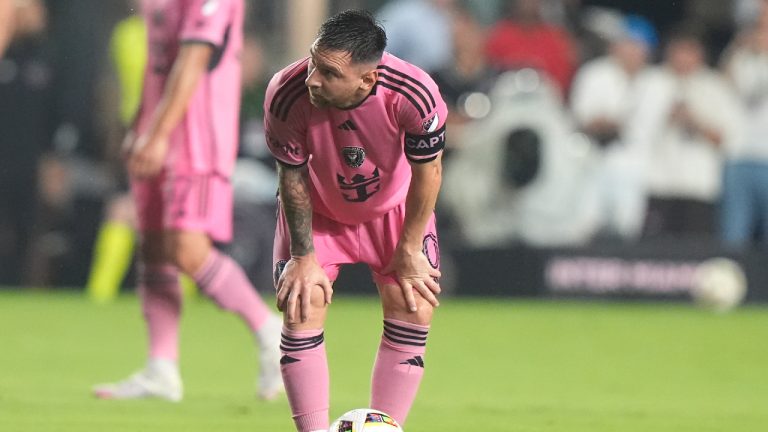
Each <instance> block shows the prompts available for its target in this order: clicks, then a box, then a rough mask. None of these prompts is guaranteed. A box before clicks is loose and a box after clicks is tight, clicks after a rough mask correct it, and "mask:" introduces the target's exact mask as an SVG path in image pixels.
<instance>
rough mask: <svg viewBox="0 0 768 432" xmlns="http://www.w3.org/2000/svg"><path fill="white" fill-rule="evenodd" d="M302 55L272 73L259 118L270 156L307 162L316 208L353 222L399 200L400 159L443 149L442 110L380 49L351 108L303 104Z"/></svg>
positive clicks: (403, 164)
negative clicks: (366, 90)
mask: <svg viewBox="0 0 768 432" xmlns="http://www.w3.org/2000/svg"><path fill="white" fill-rule="evenodd" d="M308 61H309V59H304V60H301V61H299V62H296V63H294V64H292V65H290V66H288V67H286V68H285V69H283V70H282V71H280V72H278V73H277V74H275V76H274V77H273V78H272V81H271V82H270V83H269V87H268V88H267V96H266V100H265V102H264V112H265V113H267V114H266V115H265V119H264V123H265V129H266V135H267V143H268V145H269V149H270V151H271V152H272V154H273V155H274V156H275V158H277V159H278V160H279V161H280V162H282V163H283V164H287V165H294V166H300V165H303V164H309V174H310V176H311V179H312V181H311V183H312V205H313V208H314V210H315V211H316V212H318V213H320V214H322V215H324V216H326V217H329V218H331V219H333V220H336V221H338V222H341V223H344V224H359V223H362V222H366V221H369V220H371V219H374V218H376V217H378V216H381V215H383V214H385V213H387V212H388V211H389V210H391V209H393V208H394V207H396V206H397V205H399V204H400V203H402V202H404V201H405V198H406V195H407V193H408V188H409V185H410V179H411V168H410V166H409V163H408V161H409V160H410V161H412V162H428V161H431V160H434V159H435V158H436V157H437V156H438V154H439V153H440V152H441V151H442V150H443V147H444V146H445V120H446V117H447V115H448V111H447V108H446V105H445V103H444V102H443V100H442V98H441V97H440V92H439V91H438V88H437V85H436V84H435V83H434V81H433V80H432V79H431V78H430V77H429V75H427V73H425V72H424V71H422V70H421V69H419V68H418V67H416V66H414V65H411V64H409V63H407V62H405V61H403V60H401V59H399V58H397V57H395V56H393V55H391V54H388V53H384V56H383V57H382V60H381V63H380V64H379V66H378V72H379V78H378V81H377V83H376V85H375V86H374V87H373V91H372V92H371V94H370V96H368V98H367V99H365V100H364V101H363V102H362V103H361V104H360V105H359V106H357V107H356V108H353V109H347V110H342V109H336V108H323V109H319V108H316V107H314V106H312V104H311V103H310V102H309V92H308V89H307V87H306V85H305V83H304V81H305V80H306V79H307V64H308Z"/></svg>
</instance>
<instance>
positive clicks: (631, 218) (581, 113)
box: [570, 15, 658, 240]
mask: <svg viewBox="0 0 768 432" xmlns="http://www.w3.org/2000/svg"><path fill="white" fill-rule="evenodd" d="M657 45H658V38H657V35H656V30H655V29H654V27H653V25H652V24H651V23H650V22H649V21H648V20H646V19H645V18H643V17H640V16H637V15H630V16H627V17H624V19H623V21H622V26H621V28H620V29H618V31H617V32H616V34H614V35H612V36H611V42H610V46H609V52H608V53H607V54H606V55H605V56H602V57H598V58H596V59H594V60H591V61H589V62H587V63H586V64H584V65H583V66H582V67H581V68H580V69H579V71H578V72H577V74H576V78H575V80H574V83H573V88H572V90H571V99H570V102H571V103H570V105H571V112H572V114H573V117H574V120H575V122H576V125H577V127H578V128H579V129H580V130H581V131H582V132H583V133H585V134H586V135H587V136H588V137H589V138H590V140H591V141H592V142H593V144H594V145H595V148H596V149H597V152H596V155H595V160H594V163H595V167H594V169H593V171H592V174H593V182H594V186H593V187H592V188H590V191H591V192H590V193H591V194H593V195H594V198H593V200H594V205H593V206H592V208H593V211H592V212H591V214H592V218H593V223H594V230H595V234H597V235H598V236H602V237H608V238H611V239H614V238H617V239H621V240H632V239H635V238H637V237H638V236H639V235H640V232H641V230H642V226H643V221H644V218H645V202H646V191H645V184H644V181H643V177H642V174H643V172H642V170H643V168H644V167H643V165H642V164H641V163H640V162H641V160H640V158H639V157H638V151H637V149H636V148H633V147H630V146H629V145H628V144H629V143H627V142H626V140H625V139H624V131H625V129H626V126H627V121H628V120H629V119H630V117H631V115H632V110H633V109H634V107H635V105H636V103H637V100H638V97H639V94H638V84H639V83H640V82H642V80H643V77H644V76H645V75H646V74H647V72H648V69H649V63H648V62H649V59H650V57H651V56H652V54H653V51H654V49H655V48H656V46H657Z"/></svg>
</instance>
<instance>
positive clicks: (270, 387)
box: [256, 315, 285, 400]
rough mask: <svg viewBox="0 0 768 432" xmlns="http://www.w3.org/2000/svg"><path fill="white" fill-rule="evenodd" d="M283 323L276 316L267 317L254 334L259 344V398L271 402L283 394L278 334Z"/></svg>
mask: <svg viewBox="0 0 768 432" xmlns="http://www.w3.org/2000/svg"><path fill="white" fill-rule="evenodd" d="M282 329H283V321H282V320H281V319H280V318H279V317H278V316H276V315H272V316H270V317H269V319H268V320H267V322H266V323H265V324H264V326H263V327H262V328H260V329H259V331H258V332H257V333H256V339H257V340H258V342H259V362H260V364H259V382H258V394H259V398H261V399H264V400H273V399H275V398H276V397H278V396H279V395H280V394H281V393H283V392H285V387H284V386H283V375H282V373H281V372H280V357H281V353H280V333H281V332H282Z"/></svg>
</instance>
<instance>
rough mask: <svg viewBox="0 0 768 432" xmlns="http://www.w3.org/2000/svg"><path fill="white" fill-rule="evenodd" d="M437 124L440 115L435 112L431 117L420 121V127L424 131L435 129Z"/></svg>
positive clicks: (428, 131)
mask: <svg viewBox="0 0 768 432" xmlns="http://www.w3.org/2000/svg"><path fill="white" fill-rule="evenodd" d="M438 124H440V117H439V116H438V115H437V114H435V115H434V116H432V118H430V119H427V120H424V121H423V122H422V123H421V128H422V129H424V132H426V133H431V132H434V131H435V130H437V125H438Z"/></svg>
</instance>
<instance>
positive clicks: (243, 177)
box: [223, 35, 277, 290]
mask: <svg viewBox="0 0 768 432" xmlns="http://www.w3.org/2000/svg"><path fill="white" fill-rule="evenodd" d="M242 65H243V77H242V79H243V96H242V97H243V100H242V105H241V109H240V148H239V152H238V158H237V162H236V164H235V172H234V174H233V175H232V186H233V188H234V194H235V195H234V202H235V206H234V211H233V218H234V223H233V229H234V235H233V237H232V242H231V243H229V244H228V245H226V246H224V247H223V249H224V251H225V252H227V253H228V254H230V255H231V256H232V258H233V259H234V260H235V261H237V262H238V264H240V265H241V266H242V267H243V269H244V270H245V272H246V274H247V275H248V278H249V279H250V280H251V282H252V283H253V284H254V285H255V286H257V287H261V288H263V289H265V290H271V289H272V286H273V275H272V247H271V245H272V242H273V241H274V237H275V224H276V219H275V214H276V213H275V212H276V211H277V198H276V194H277V172H276V169H275V160H274V158H273V157H272V155H271V153H269V150H268V149H267V145H266V141H265V136H264V95H265V90H266V88H267V84H269V79H270V78H271V75H269V73H268V70H267V68H266V60H265V58H264V47H263V46H262V42H261V40H260V39H259V38H258V37H256V36H254V35H246V37H245V40H244V45H243V55H242Z"/></svg>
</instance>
